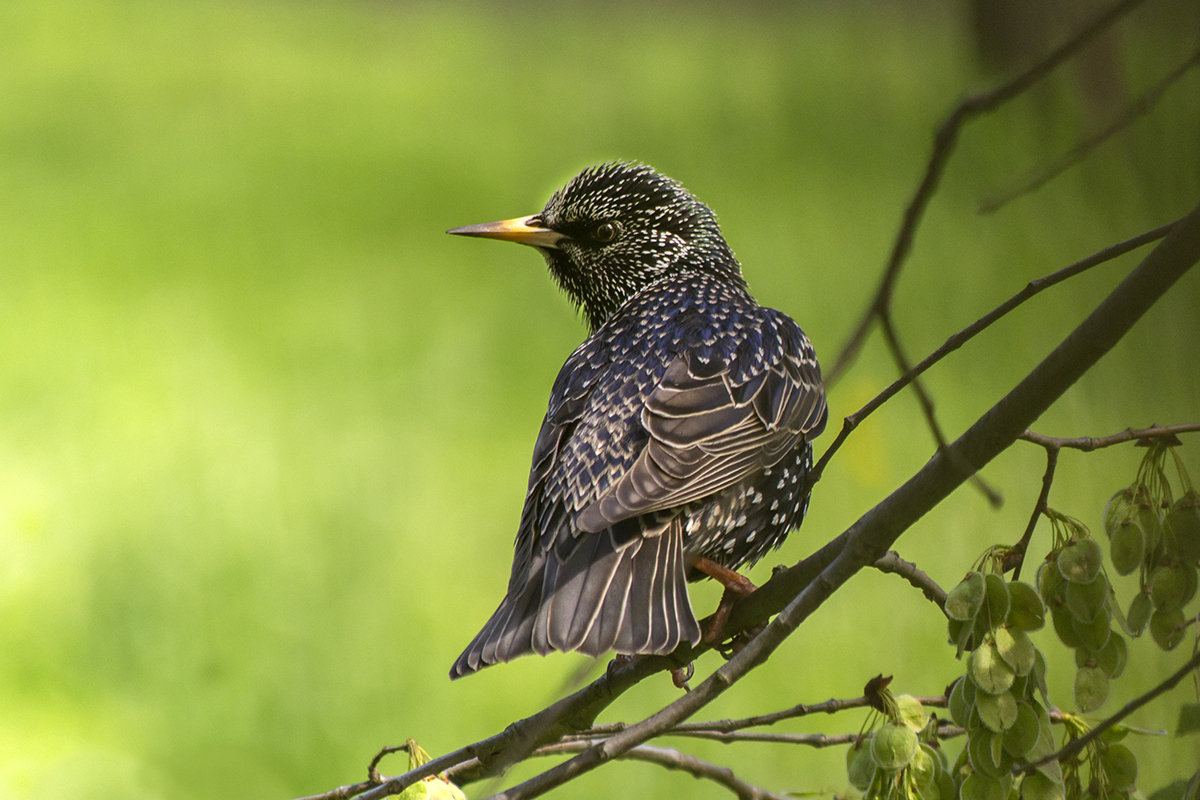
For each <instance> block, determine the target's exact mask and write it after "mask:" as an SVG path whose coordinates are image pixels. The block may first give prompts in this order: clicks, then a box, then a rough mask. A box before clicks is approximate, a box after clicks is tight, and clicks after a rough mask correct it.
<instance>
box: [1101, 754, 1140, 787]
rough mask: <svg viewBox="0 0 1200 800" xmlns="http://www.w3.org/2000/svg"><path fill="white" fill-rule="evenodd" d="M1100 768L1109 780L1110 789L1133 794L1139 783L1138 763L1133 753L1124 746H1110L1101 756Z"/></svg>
mask: <svg viewBox="0 0 1200 800" xmlns="http://www.w3.org/2000/svg"><path fill="white" fill-rule="evenodd" d="M1100 766H1101V767H1102V768H1103V769H1104V775H1105V777H1106V778H1107V779H1108V788H1109V789H1111V790H1114V791H1118V792H1131V791H1133V790H1134V789H1135V788H1136V786H1135V784H1136V783H1137V774H1138V763H1137V757H1136V756H1134V754H1133V751H1132V750H1130V749H1129V748H1128V747H1126V746H1125V745H1123V744H1110V745H1109V746H1108V747H1106V748H1105V749H1104V752H1102V753H1101V754H1100Z"/></svg>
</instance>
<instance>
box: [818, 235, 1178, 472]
mask: <svg viewBox="0 0 1200 800" xmlns="http://www.w3.org/2000/svg"><path fill="white" fill-rule="evenodd" d="M1178 223H1179V220H1176V221H1175V222H1168V223H1167V224H1165V225H1160V226H1158V227H1157V228H1154V229H1153V230H1149V231H1146V232H1145V233H1140V234H1138V235H1137V236H1134V237H1132V238H1129V239H1126V240H1125V241H1123V242H1117V243H1116V244H1113V245H1109V246H1108V247H1106V248H1104V249H1103V250H1100V251H1098V252H1096V253H1093V254H1092V255H1090V256H1088V257H1087V258H1084V259H1081V260H1079V261H1076V262H1075V263H1074V264H1071V265H1069V266H1066V267H1063V268H1062V269H1060V270H1057V271H1055V272H1052V273H1050V274H1049V275H1045V276H1043V277H1041V278H1038V279H1036V280H1032V281H1030V282H1029V283H1027V284H1026V285H1025V287H1024V288H1023V289H1021V291H1019V292H1017V293H1016V294H1014V295H1013V296H1012V297H1010V298H1009V299H1008V300H1005V301H1004V302H1003V303H1001V304H1000V305H998V306H996V307H995V308H994V309H992V310H991V311H989V312H988V313H987V314H985V315H983V316H982V317H980V318H979V319H977V320H976V321H975V322H973V323H971V324H970V325H968V326H967V327H966V328H963V329H962V330H961V331H959V332H958V333H956V334H954V335H953V336H951V337H950V338H949V339H947V340H946V341H945V342H944V343H943V344H942V346H941V347H939V348H938V349H937V350H934V351H933V352H932V353H930V354H929V355H928V356H926V357H925V358H924V359H923V360H922V361H921V363H919V364H917V365H916V366H915V367H913V368H912V369H911V370H909V371H908V372H906V373H905V374H904V375H902V376H901V377H899V378H897V379H896V380H895V381H893V382H892V383H891V385H889V386H888V387H887V388H886V389H884V390H883V391H882V392H880V393H879V394H877V395H876V396H875V397H874V398H872V400H871V401H870V402H869V403H867V404H866V405H865V406H863V407H862V408H860V409H859V410H858V411H855V412H854V413H853V414H851V415H850V416H848V417H846V418H845V420H844V421H843V424H842V429H841V431H839V432H838V435H837V438H835V439H834V440H833V443H832V444H831V445H830V446H829V447H828V448H827V449H826V450H825V452H824V453H823V454H822V455H821V458H820V459H819V460H818V461H817V463H816V464H815V465H814V466H813V469H812V471H811V472H810V475H811V478H810V479H811V480H812V481H813V482H814V483H815V482H816V481H817V480H819V479H820V477H821V473H822V472H824V470H825V466H826V464H828V463H829V460H830V459H831V458H832V457H833V454H834V453H836V452H837V451H838V450H839V449H840V448H841V446H842V443H843V442H845V440H846V438H847V437H848V436H849V435H850V433H851V432H852V431H854V429H855V428H857V427H858V426H859V425H861V424H862V422H863V421H864V420H865V419H866V418H867V417H869V416H870V415H871V414H872V413H874V412H875V411H876V410H877V409H878V408H879V407H880V406H882V405H883V404H884V403H886V402H887V401H888V400H890V399H891V398H892V397H894V396H895V395H896V394H897V393H898V392H899V391H900V390H901V389H903V388H904V387H905V386H907V385H908V384H909V383H910V382H912V380H913V379H914V378H916V377H917V376H918V375H921V374H922V373H924V372H925V371H927V370H928V369H929V368H930V367H932V366H933V365H934V364H936V363H938V362H939V361H941V360H942V359H943V358H945V357H946V356H948V355H949V354H950V353H953V352H954V351H955V350H957V349H959V348H960V347H962V346H963V345H964V344H966V343H967V342H969V341H970V340H971V339H973V338H975V336H976V335H978V334H979V333H981V332H983V331H984V330H985V329H987V328H988V327H990V326H991V325H993V324H994V323H996V322H997V321H998V320H1000V319H1001V318H1002V317H1004V316H1005V315H1006V314H1008V313H1009V312H1010V311H1012V310H1014V309H1016V308H1017V307H1019V306H1020V305H1021V304H1022V303H1024V302H1025V301H1026V300H1029V299H1030V298H1032V297H1034V296H1035V295H1037V294H1039V293H1041V292H1043V291H1045V290H1046V289H1049V288H1050V287H1051V286H1054V285H1056V284H1058V283H1062V282H1063V281H1065V280H1067V279H1069V278H1073V277H1074V276H1076V275H1078V274H1080V273H1082V272H1085V271H1087V270H1089V269H1091V268H1092V267H1096V266H1099V265H1100V264H1103V263H1105V262H1107V261H1111V260H1112V259H1114V258H1118V257H1120V256H1123V255H1125V254H1126V253H1128V252H1130V251H1132V250H1136V249H1137V248H1139V247H1142V246H1144V245H1146V244H1149V243H1151V242H1155V241H1158V240H1159V239H1161V238H1163V237H1164V236H1166V235H1167V234H1168V233H1170V232H1171V229H1172V228H1173V227H1174V226H1175V225H1177V224H1178Z"/></svg>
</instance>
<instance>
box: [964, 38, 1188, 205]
mask: <svg viewBox="0 0 1200 800" xmlns="http://www.w3.org/2000/svg"><path fill="white" fill-rule="evenodd" d="M1197 64H1200V49H1198V50H1196V51H1195V52H1194V53H1192V54H1191V55H1190V56H1188V58H1187V59H1186V60H1185V61H1184V62H1183V63H1182V64H1180V65H1179V66H1178V67H1176V68H1175V69H1174V70H1172V71H1171V72H1170V73H1169V74H1168V75H1167V76H1166V77H1165V78H1163V79H1162V80H1161V81H1159V82H1158V83H1156V84H1154V86H1152V87H1150V89H1149V90H1147V91H1146V92H1145V93H1144V94H1142V96H1141V97H1138V98H1137V99H1136V100H1134V101H1133V102H1132V103H1130V104H1129V105H1127V106H1126V107H1125V109H1124V110H1123V111H1122V113H1121V114H1119V115H1117V117H1116V119H1114V120H1113V121H1112V122H1111V123H1110V124H1109V125H1107V126H1106V127H1105V128H1104V129H1103V130H1101V131H1098V132H1097V133H1096V134H1094V135H1092V136H1089V137H1088V138H1087V139H1084V140H1083V141H1082V142H1079V143H1078V144H1076V145H1075V146H1074V147H1073V148H1071V149H1070V150H1069V151H1068V152H1066V153H1064V154H1063V155H1061V156H1059V157H1058V158H1056V159H1054V160H1053V161H1051V162H1050V163H1049V164H1048V165H1046V166H1043V167H1042V168H1041V169H1040V170H1039V171H1038V172H1037V173H1036V174H1034V175H1033V176H1032V177H1027V178H1026V179H1025V180H1024V181H1022V182H1021V183H1020V184H1019V185H1017V186H1016V187H1013V188H1011V189H1008V190H1006V191H1003V192H1000V193H998V194H996V195H993V196H992V197H990V198H987V199H986V200H984V201H983V202H982V203H981V204H980V206H979V213H981V214H991V213H992V212H994V211H998V210H999V209H1001V208H1003V207H1004V206H1005V205H1007V204H1008V203H1011V202H1012V201H1013V200H1015V199H1017V198H1018V197H1022V196H1024V195H1027V194H1029V193H1031V192H1034V191H1036V190H1037V189H1040V188H1041V187H1042V186H1045V185H1046V184H1047V183H1049V182H1050V181H1052V180H1053V179H1054V178H1057V177H1058V176H1059V175H1061V174H1062V173H1064V172H1066V171H1067V170H1068V169H1070V168H1071V167H1073V166H1075V165H1076V164H1078V163H1080V162H1081V161H1083V159H1084V158H1086V157H1087V155H1088V154H1089V153H1091V152H1092V151H1093V150H1095V149H1096V148H1097V147H1099V146H1100V145H1102V144H1104V143H1105V142H1106V141H1108V140H1109V139H1111V138H1112V137H1113V136H1115V135H1116V134H1118V133H1120V132H1121V131H1122V130H1124V129H1125V128H1128V127H1129V126H1130V125H1131V124H1133V123H1134V122H1135V121H1136V120H1137V119H1138V118H1139V117H1142V116H1145V115H1146V114H1148V113H1149V112H1150V110H1151V109H1153V108H1154V105H1155V104H1156V103H1157V102H1158V101H1159V100H1160V99H1161V98H1162V96H1163V95H1164V94H1166V91H1167V89H1169V88H1171V85H1172V84H1174V83H1175V82H1176V81H1178V80H1179V79H1180V78H1182V77H1183V76H1184V75H1185V74H1187V72H1188V71H1189V70H1190V69H1192V68H1193V67H1195V66H1196V65H1197Z"/></svg>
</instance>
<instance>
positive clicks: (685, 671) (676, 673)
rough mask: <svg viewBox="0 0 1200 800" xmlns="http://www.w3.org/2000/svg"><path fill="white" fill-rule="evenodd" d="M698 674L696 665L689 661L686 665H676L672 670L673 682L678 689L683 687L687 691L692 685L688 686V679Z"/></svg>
mask: <svg viewBox="0 0 1200 800" xmlns="http://www.w3.org/2000/svg"><path fill="white" fill-rule="evenodd" d="M695 674H696V665H695V664H694V663H693V662H691V661H689V662H688V663H687V666H685V667H676V668H675V669H673V670H671V683H673V684H675V688H676V689H683V690H684V691H685V692H690V691H691V690H692V687H690V686H688V681H690V680H691V679H692V676H693V675H695Z"/></svg>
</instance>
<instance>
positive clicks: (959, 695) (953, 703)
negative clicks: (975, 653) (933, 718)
mask: <svg viewBox="0 0 1200 800" xmlns="http://www.w3.org/2000/svg"><path fill="white" fill-rule="evenodd" d="M969 682H970V681H968V680H967V679H966V678H965V677H963V678H959V679H958V680H956V681H955V682H954V687H953V688H952V689H951V690H950V698H949V700H948V702H947V706H948V707H949V710H950V719H951V720H953V721H954V724H955V725H957V726H958V727H960V728H965V727H967V720H969V719H970V718H971V706H972V704H973V703H974V698H972V699H971V700H972V702H971V703H968V702H967V698H966V693H965V692H964V691H963V690H964V688H965V685H966V684H967V683H969Z"/></svg>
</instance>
